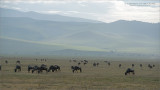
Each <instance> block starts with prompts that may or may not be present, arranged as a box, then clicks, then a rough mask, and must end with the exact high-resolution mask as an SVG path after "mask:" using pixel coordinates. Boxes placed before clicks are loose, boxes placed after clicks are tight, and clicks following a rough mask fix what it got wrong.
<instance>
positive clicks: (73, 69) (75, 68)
mask: <svg viewBox="0 0 160 90" xmlns="http://www.w3.org/2000/svg"><path fill="white" fill-rule="evenodd" d="M71 69H72V72H73V73H74V72H75V71H78V70H79V71H80V72H82V69H81V67H78V66H71Z"/></svg>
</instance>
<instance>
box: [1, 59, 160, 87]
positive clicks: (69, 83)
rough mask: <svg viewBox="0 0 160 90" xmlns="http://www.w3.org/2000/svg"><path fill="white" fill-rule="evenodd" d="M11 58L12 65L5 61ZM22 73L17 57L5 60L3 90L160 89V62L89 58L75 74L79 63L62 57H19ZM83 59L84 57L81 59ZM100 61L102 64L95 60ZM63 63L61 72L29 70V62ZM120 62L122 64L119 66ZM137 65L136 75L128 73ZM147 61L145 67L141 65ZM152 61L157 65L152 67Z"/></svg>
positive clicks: (2, 60) (2, 64)
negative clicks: (73, 70) (17, 67)
mask: <svg viewBox="0 0 160 90" xmlns="http://www.w3.org/2000/svg"><path fill="white" fill-rule="evenodd" d="M5 60H8V64H6V63H5ZM19 60H20V61H21V64H20V65H21V67H22V71H21V72H14V69H15V66H16V61H17V59H11V58H10V59H1V61H0V65H1V66H2V70H1V71H0V90H160V63H159V62H144V61H143V62H140V61H139V62H138V61H110V63H111V65H110V66H108V64H106V63H105V62H104V61H105V60H99V61H98V60H97V61H95V60H88V64H86V65H85V66H84V65H83V64H81V65H80V67H81V68H82V73H79V72H78V73H72V70H71V66H72V65H77V63H78V62H73V61H72V62H70V61H69V59H67V60H60V59H47V61H46V62H45V61H40V60H38V61H36V60H35V59H27V58H23V59H19ZM77 61H80V60H77ZM94 62H98V63H99V66H98V67H93V63H94ZM41 64H46V65H47V67H49V66H50V65H59V66H60V67H61V71H59V72H48V73H46V72H45V71H44V72H42V73H40V74H38V73H33V74H32V73H31V72H30V73H28V71H27V68H28V65H39V66H40V65H41ZM119 64H122V67H121V68H119V66H118V65H119ZM131 64H135V66H134V70H135V75H132V74H131V75H127V76H125V75H124V72H125V71H126V69H127V68H131V67H132V66H131ZM140 64H143V67H142V68H141V67H140V66H139V65H140ZM148 64H151V65H153V64H154V65H155V67H154V68H152V69H150V68H148Z"/></svg>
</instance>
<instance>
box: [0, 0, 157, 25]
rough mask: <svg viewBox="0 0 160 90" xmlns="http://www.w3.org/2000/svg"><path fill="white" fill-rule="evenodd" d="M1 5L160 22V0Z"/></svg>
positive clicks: (0, 1) (3, 1)
mask: <svg viewBox="0 0 160 90" xmlns="http://www.w3.org/2000/svg"><path fill="white" fill-rule="evenodd" d="M0 7H3V8H11V9H18V10H21V11H36V12H40V13H48V14H60V15H65V16H72V17H81V18H86V19H93V20H99V21H103V22H107V23H108V22H113V21H117V20H137V21H143V22H150V23H157V22H160V18H159V16H160V0H0Z"/></svg>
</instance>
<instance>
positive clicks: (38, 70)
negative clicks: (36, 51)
mask: <svg viewBox="0 0 160 90" xmlns="http://www.w3.org/2000/svg"><path fill="white" fill-rule="evenodd" d="M35 71H37V72H38V73H40V72H41V71H40V67H38V66H37V65H36V66H34V67H33V69H32V73H34V72H35Z"/></svg>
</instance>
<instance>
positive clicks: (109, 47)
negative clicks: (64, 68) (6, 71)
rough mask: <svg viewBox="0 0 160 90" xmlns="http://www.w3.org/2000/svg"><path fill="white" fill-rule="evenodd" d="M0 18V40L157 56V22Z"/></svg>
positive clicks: (158, 27)
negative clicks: (4, 38)
mask: <svg viewBox="0 0 160 90" xmlns="http://www.w3.org/2000/svg"><path fill="white" fill-rule="evenodd" d="M0 19H1V20H0V36H1V37H8V38H14V39H21V40H28V41H33V42H34V41H35V42H43V43H49V44H62V45H68V46H70V48H68V47H65V48H64V49H73V47H74V49H76V48H77V47H78V49H77V50H80V49H82V50H86V51H88V50H91V51H96V50H98V51H116V52H117V51H118V52H139V53H158V50H157V48H158V46H159V45H160V44H159V37H160V35H159V32H160V23H157V24H150V23H144V22H138V21H117V22H114V23H109V24H107V23H88V22H56V21H47V20H35V19H31V18H26V17H0ZM119 22H120V23H119ZM26 45H27V44H26ZM81 46H82V47H81ZM80 47H81V48H80ZM84 47H86V48H85V49H84ZM89 47H92V49H93V50H92V49H91V48H90V49H89ZM94 49H95V50H94Z"/></svg>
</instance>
